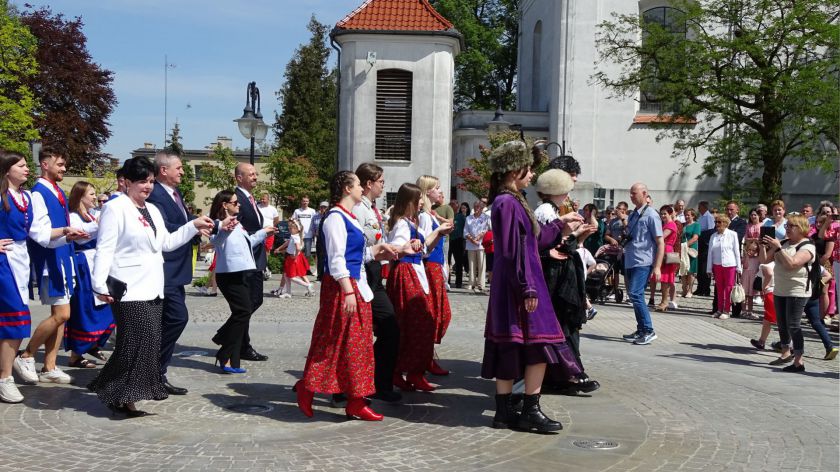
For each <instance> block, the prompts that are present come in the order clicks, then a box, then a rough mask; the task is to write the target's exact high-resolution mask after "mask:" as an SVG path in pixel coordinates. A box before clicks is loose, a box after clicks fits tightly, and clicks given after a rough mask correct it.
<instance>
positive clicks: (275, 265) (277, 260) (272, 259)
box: [267, 254, 285, 274]
mask: <svg viewBox="0 0 840 472" xmlns="http://www.w3.org/2000/svg"><path fill="white" fill-rule="evenodd" d="M284 259H285V254H277V255H274V254H268V261H267V264H268V270H270V271H271V273H272V274H282V273H283V260H284Z"/></svg>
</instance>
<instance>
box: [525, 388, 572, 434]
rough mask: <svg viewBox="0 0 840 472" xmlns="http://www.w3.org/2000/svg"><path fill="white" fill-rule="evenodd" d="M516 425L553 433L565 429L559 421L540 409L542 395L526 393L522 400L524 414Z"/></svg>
mask: <svg viewBox="0 0 840 472" xmlns="http://www.w3.org/2000/svg"><path fill="white" fill-rule="evenodd" d="M516 427H517V428H518V429H522V430H525V431H533V432H536V433H552V432H554V431H560V430H561V429H563V425H562V424H560V422H559V421H554V420H552V419H551V418H549V417H547V416H545V415H544V414H543V412H542V410H541V409H540V395H539V394H537V395H525V397H524V399H523V400H522V414H521V415H519V420H518V421H517V422H516Z"/></svg>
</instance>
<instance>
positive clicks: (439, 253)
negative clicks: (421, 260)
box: [426, 217, 446, 265]
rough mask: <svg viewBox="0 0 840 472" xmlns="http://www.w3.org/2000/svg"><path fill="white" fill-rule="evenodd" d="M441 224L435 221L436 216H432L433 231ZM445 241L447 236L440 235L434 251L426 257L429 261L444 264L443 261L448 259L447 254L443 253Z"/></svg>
mask: <svg viewBox="0 0 840 472" xmlns="http://www.w3.org/2000/svg"><path fill="white" fill-rule="evenodd" d="M439 226H440V225H439V224H438V222H437V221H435V218H434V217H432V231H435V230H436V229H438V227H439ZM444 241H446V239H445V236H443V235H440V236H439V237H438V241H437V246H435V248H434V249H433V250H432V253H431V254H429V257H427V258H426V260H427V261H428V262H435V263H437V264H440V265H443V263H444V262H445V261H446V255H444V253H443V242H444Z"/></svg>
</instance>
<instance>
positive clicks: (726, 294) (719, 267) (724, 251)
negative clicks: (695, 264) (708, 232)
mask: <svg viewBox="0 0 840 472" xmlns="http://www.w3.org/2000/svg"><path fill="white" fill-rule="evenodd" d="M729 222H730V221H729V217H727V216H726V215H718V216H716V217H715V230H716V232H715V233H714V234H712V237H711V238H709V253H708V255H707V256H706V272H707V273H709V274H713V275H714V278H715V292H716V293H717V307H715V312H714V314H713V315H712V316H713V317H715V318H720V319H722V320H725V319H728V318H729V311H730V307H731V306H732V302H731V300H730V293H731V292H732V287H734V286H735V274H736V273H738V274H740V273H741V272H742V271H743V270H744V268H743V266H742V265H741V248H740V245H739V244H738V233H736V232H735V231H732V230H731V229H729Z"/></svg>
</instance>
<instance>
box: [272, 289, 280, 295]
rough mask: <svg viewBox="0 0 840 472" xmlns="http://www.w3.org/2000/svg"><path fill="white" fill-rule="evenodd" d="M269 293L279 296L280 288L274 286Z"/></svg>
mask: <svg viewBox="0 0 840 472" xmlns="http://www.w3.org/2000/svg"><path fill="white" fill-rule="evenodd" d="M271 295H273V296H275V297H279V296H280V289H277V288H275V289H274V290H272V291H271Z"/></svg>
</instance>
